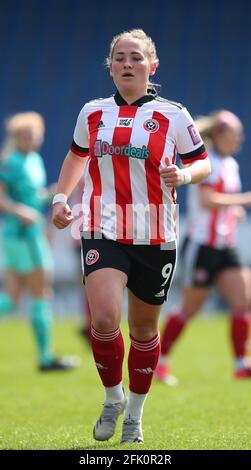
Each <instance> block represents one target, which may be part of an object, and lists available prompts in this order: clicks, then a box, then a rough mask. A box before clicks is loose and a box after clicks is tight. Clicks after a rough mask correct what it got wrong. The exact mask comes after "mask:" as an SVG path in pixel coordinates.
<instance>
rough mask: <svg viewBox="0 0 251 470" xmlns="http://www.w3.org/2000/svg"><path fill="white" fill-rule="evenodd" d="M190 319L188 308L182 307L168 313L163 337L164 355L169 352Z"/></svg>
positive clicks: (162, 348) (162, 352)
mask: <svg viewBox="0 0 251 470" xmlns="http://www.w3.org/2000/svg"><path fill="white" fill-rule="evenodd" d="M188 320H189V317H188V315H187V313H186V310H185V309H182V308H181V309H180V310H178V311H176V312H172V313H170V314H169V315H168V319H167V322H166V325H165V327H164V330H163V333H162V337H161V354H163V356H165V355H166V354H168V353H169V351H170V350H171V348H172V346H173V344H174V342H175V341H176V340H177V338H178V337H179V335H180V333H181V332H182V330H183V329H184V327H185V326H186V323H187V321H188Z"/></svg>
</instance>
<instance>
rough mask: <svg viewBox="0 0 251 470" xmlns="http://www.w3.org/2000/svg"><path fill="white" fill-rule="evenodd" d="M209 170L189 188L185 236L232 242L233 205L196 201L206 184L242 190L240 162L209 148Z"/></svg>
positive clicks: (218, 189) (221, 190) (221, 243)
mask: <svg viewBox="0 0 251 470" xmlns="http://www.w3.org/2000/svg"><path fill="white" fill-rule="evenodd" d="M209 158H210V163H211V174H210V176H209V177H208V178H207V179H205V180H204V181H203V182H202V183H200V184H199V185H190V186H189V189H188V236H189V237H191V238H192V239H193V240H194V241H197V242H198V243H199V244H202V245H207V246H211V247H214V248H219V249H221V248H226V247H231V246H233V245H234V244H235V228H236V217H235V213H234V208H233V207H225V208H223V207H222V208H219V209H211V210H210V209H204V208H203V207H202V206H201V204H200V201H199V195H198V191H199V190H200V187H202V188H203V187H209V188H212V189H213V190H214V191H216V192H218V193H228V194H229V193H230V194H231V193H236V192H240V190H241V181H240V175H239V165H238V163H237V161H236V160H235V159H234V158H233V157H231V156H227V157H224V158H223V157H221V156H220V155H218V154H217V153H216V152H215V151H210V152H209Z"/></svg>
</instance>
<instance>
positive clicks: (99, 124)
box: [97, 120, 105, 129]
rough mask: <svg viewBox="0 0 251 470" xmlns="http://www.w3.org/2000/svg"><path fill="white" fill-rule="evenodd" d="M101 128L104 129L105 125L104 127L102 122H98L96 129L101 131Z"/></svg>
mask: <svg viewBox="0 0 251 470" xmlns="http://www.w3.org/2000/svg"><path fill="white" fill-rule="evenodd" d="M101 127H105V125H104V123H103V121H102V120H101V121H99V123H98V126H97V129H101Z"/></svg>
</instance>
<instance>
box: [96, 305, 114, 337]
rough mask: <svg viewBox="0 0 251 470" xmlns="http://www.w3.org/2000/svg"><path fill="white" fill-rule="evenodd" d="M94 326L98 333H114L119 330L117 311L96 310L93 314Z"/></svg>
mask: <svg viewBox="0 0 251 470" xmlns="http://www.w3.org/2000/svg"><path fill="white" fill-rule="evenodd" d="M92 324H93V326H94V328H95V329H96V330H97V331H104V332H105V331H113V330H115V329H116V328H118V315H117V312H116V311H115V309H110V310H107V308H100V309H96V310H95V311H93V312H92Z"/></svg>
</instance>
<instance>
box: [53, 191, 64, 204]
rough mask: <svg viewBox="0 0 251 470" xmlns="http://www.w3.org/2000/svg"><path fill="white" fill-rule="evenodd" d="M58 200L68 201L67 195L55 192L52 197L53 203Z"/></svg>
mask: <svg viewBox="0 0 251 470" xmlns="http://www.w3.org/2000/svg"><path fill="white" fill-rule="evenodd" d="M57 202H64V203H65V204H66V203H67V196H66V195H65V194H63V193H58V194H55V196H54V198H53V199H52V204H56V203H57Z"/></svg>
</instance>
